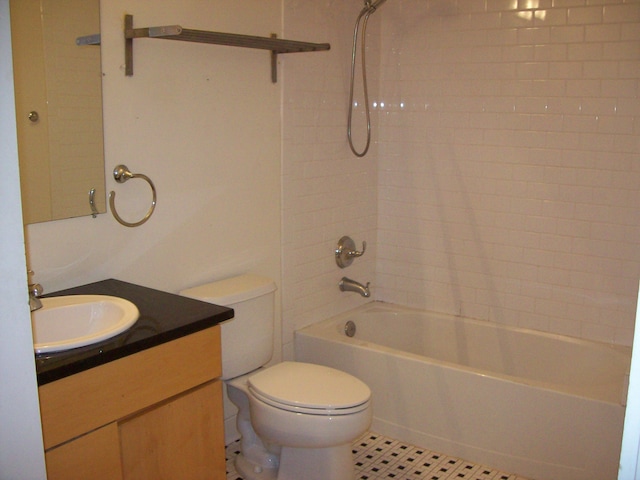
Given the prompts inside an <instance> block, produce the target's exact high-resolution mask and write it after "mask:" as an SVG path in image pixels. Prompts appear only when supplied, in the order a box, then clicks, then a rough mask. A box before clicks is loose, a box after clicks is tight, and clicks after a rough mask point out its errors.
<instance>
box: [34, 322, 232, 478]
mask: <svg viewBox="0 0 640 480" xmlns="http://www.w3.org/2000/svg"><path fill="white" fill-rule="evenodd" d="M221 373H222V370H221V360H220V327H218V326H215V327H211V328H207V329H206V330H202V331H200V332H197V333H193V334H191V335H187V336H185V337H182V338H179V339H176V340H173V341H170V342H168V343H164V344H161V345H158V346H156V347H153V348H150V349H148V350H143V351H141V352H138V353H135V354H133V355H129V356H127V357H124V358H121V359H118V360H115V361H113V362H110V363H107V364H104V365H101V366H98V367H95V368H91V369H89V370H86V371H84V372H80V373H77V374H75V375H71V376H69V377H65V378H62V379H60V380H57V381H55V382H51V383H48V384H45V385H43V386H41V387H39V389H38V390H39V394H40V408H41V416H42V431H43V436H44V444H45V459H46V463H47V476H48V479H49V480H55V479H65V480H73V479H76V478H77V479H87V478H91V479H105V480H107V479H108V480H114V479H124V480H131V479H141V480H143V479H144V480H147V479H149V480H150V479H153V480H155V479H164V478H166V479H176V478H180V479H185V480H188V479H212V480H224V479H225V475H226V474H225V458H224V454H225V452H224V433H223V415H222V383H221V380H220V379H219V377H220V375H221Z"/></svg>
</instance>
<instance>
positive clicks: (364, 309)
mask: <svg viewBox="0 0 640 480" xmlns="http://www.w3.org/2000/svg"><path fill="white" fill-rule="evenodd" d="M376 311H380V312H387V313H389V312H396V313H415V314H428V315H433V316H437V317H440V318H445V319H454V320H458V321H464V322H470V323H472V324H476V325H480V326H483V327H487V326H489V327H491V328H497V329H505V330H508V331H514V332H518V333H522V334H528V335H535V336H540V337H543V338H548V339H552V340H555V341H561V342H568V343H573V344H576V345H584V346H587V347H589V348H596V349H599V350H604V351H606V352H613V353H614V354H616V355H621V356H624V357H625V359H628V362H627V367H626V369H625V372H624V378H623V379H622V383H621V385H619V387H620V391H619V393H618V394H615V392H614V393H611V394H610V395H606V396H605V395H602V394H598V393H594V392H593V391H589V390H588V388H579V387H577V388H576V386H573V388H572V387H571V386H568V385H565V384H561V383H555V382H545V381H541V380H536V379H530V378H523V377H517V376H514V375H509V374H506V373H501V372H494V371H490V370H485V369H480V368H477V367H472V366H468V365H459V364H457V363H454V362H450V361H446V360H441V359H436V358H432V357H426V356H424V355H419V354H416V353H411V352H406V351H403V350H399V349H396V348H392V347H388V346H385V345H382V344H379V343H374V342H370V341H367V340H360V339H358V338H357V336H356V337H347V336H346V335H345V334H344V331H343V330H344V329H343V327H341V325H343V324H344V322H346V321H347V320H348V319H350V318H352V317H353V316H354V315H357V314H363V313H370V312H373V313H375V312H376ZM309 332H315V333H314V334H313V335H311V334H310V333H309ZM298 335H310V336H319V337H321V338H323V339H325V340H327V341H334V342H336V341H337V342H341V343H345V344H348V345H351V346H353V347H354V348H358V349H375V350H379V351H382V352H385V353H388V354H392V355H398V356H400V357H402V358H406V359H411V360H414V361H422V362H425V361H426V362H428V363H432V364H435V365H438V366H441V367H443V368H446V369H453V370H460V369H464V370H465V371H468V372H470V373H472V374H474V375H478V376H481V377H491V378H498V379H500V380H503V381H507V382H510V383H513V384H517V385H526V386H530V387H534V388H542V389H545V390H550V391H554V392H560V393H562V394H566V395H571V396H576V397H579V398H583V399H588V400H591V401H597V402H605V403H611V404H614V405H621V406H623V407H624V406H625V405H626V399H627V394H628V386H629V385H628V383H629V381H628V380H629V370H630V360H631V347H627V346H624V345H617V344H612V343H605V342H599V341H594V340H587V339H582V338H577V337H572V336H568V335H561V334H557V333H551V332H544V331H540V330H534V329H530V328H523V327H517V326H512V325H506V324H501V323H497V322H493V321H491V320H482V319H474V318H469V317H462V316H456V315H452V314H447V313H442V312H434V311H430V310H425V309H421V308H414V307H408V306H404V305H400V304H395V303H388V302H383V301H379V300H373V301H371V302H368V303H365V304H363V305H360V306H358V307H355V308H353V309H350V310H348V311H345V312H343V313H340V314H337V315H335V316H333V317H329V318H327V319H324V320H320V321H319V322H316V323H313V324H311V325H307V326H305V327H303V328H300V329H297V330H296V331H295V332H294V343H295V338H296V337H297V336H298ZM612 383H613V381H612Z"/></svg>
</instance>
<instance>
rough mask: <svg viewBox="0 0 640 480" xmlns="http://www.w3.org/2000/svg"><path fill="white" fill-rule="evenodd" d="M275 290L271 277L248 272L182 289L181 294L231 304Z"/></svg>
mask: <svg viewBox="0 0 640 480" xmlns="http://www.w3.org/2000/svg"><path fill="white" fill-rule="evenodd" d="M275 290H276V283H275V282H274V281H273V280H272V279H271V278H269V277H263V276H261V275H255V274H253V273H247V274H245V275H239V276H237V277H231V278H227V279H225V280H218V281H217V282H211V283H206V284H204V285H199V286H197V287H193V288H189V289H187V290H182V291H181V292H180V295H184V296H185V297H190V298H196V299H198V300H203V301H205V302H209V303H215V304H217V305H222V306H229V305H233V304H236V303H239V302H244V301H246V300H249V299H252V298H257V297H261V296H262V295H266V294H268V293H271V292H274V291H275Z"/></svg>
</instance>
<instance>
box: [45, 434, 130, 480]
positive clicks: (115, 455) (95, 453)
mask: <svg viewBox="0 0 640 480" xmlns="http://www.w3.org/2000/svg"><path fill="white" fill-rule="evenodd" d="M45 460H46V462H47V478H48V480H87V479H88V478H90V479H92V480H121V479H122V467H121V464H120V442H119V439H118V426H117V425H116V424H115V423H111V424H109V425H107V426H105V427H102V428H99V429H98V430H94V431H93V432H90V433H87V434H86V435H83V436H81V437H78V438H76V439H75V440H72V441H70V442H67V443H64V444H62V445H60V446H59V447H56V448H52V449H50V450H47V451H46V452H45Z"/></svg>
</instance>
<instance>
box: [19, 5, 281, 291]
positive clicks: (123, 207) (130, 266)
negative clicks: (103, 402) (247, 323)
mask: <svg viewBox="0 0 640 480" xmlns="http://www.w3.org/2000/svg"><path fill="white" fill-rule="evenodd" d="M101 3H102V5H101V8H102V12H101V22H102V29H101V30H102V31H101V34H102V47H101V48H102V55H103V58H102V63H103V74H104V77H103V80H104V85H103V89H104V130H105V157H106V171H107V191H109V190H114V191H116V193H117V196H116V208H117V209H118V212H119V214H120V215H121V216H122V217H123V218H125V219H126V220H129V221H134V220H137V219H139V218H142V217H143V216H144V214H145V213H146V212H147V210H148V209H149V206H150V202H151V193H150V189H149V187H148V185H147V184H146V182H144V181H143V180H140V179H134V180H131V181H129V182H127V183H126V184H117V183H116V182H115V180H114V179H113V176H112V174H111V172H112V171H113V168H114V167H115V166H116V165H118V164H120V163H124V164H125V165H127V166H128V167H129V168H130V169H131V171H132V172H134V173H144V174H146V175H148V176H149V177H150V178H151V179H152V180H153V182H154V183H155V186H156V189H157V193H158V202H157V207H156V209H155V213H154V214H153V216H152V217H151V219H150V220H149V221H148V222H147V223H146V224H144V225H142V226H141V227H138V228H126V227H123V226H121V225H120V224H118V223H117V222H116V221H115V219H114V218H113V216H112V215H111V213H107V214H105V215H100V216H98V218H96V219H92V218H91V217H83V218H76V219H71V220H62V221H58V222H49V223H42V224H35V225H30V226H29V227H28V228H27V239H28V248H27V254H28V263H29V267H30V268H31V269H32V270H34V271H35V273H36V274H35V277H34V278H35V280H37V281H38V282H39V283H41V284H42V285H43V286H44V288H45V290H46V291H47V292H52V291H54V290H58V289H61V288H66V287H70V286H73V285H78V284H83V283H87V282H91V281H96V280H101V279H104V278H110V277H113V278H119V279H121V280H125V281H130V282H135V283H139V284H141V285H145V286H149V287H153V288H158V289H162V290H166V291H170V292H176V291H179V290H180V289H183V288H186V287H190V286H193V285H196V284H198V283H202V282H205V281H210V280H214V279H220V278H224V277H227V276H231V275H235V274H239V273H244V272H247V271H253V272H256V273H260V274H263V275H267V276H270V277H272V278H274V279H275V280H276V282H277V283H278V284H279V283H280V257H279V252H280V112H279V105H280V97H281V83H279V84H272V83H271V71H270V56H269V52H267V51H263V50H251V49H240V48H232V47H223V46H215V45H201V44H194V43H187V42H174V41H167V40H158V39H140V40H136V41H134V46H133V49H134V75H133V77H125V75H124V39H123V35H122V31H123V16H124V14H125V13H129V14H132V15H133V16H134V27H148V26H158V25H173V24H179V25H182V26H183V27H185V28H193V29H202V30H213V31H222V32H231V33H244V34H252V35H262V36H269V35H270V34H271V33H272V32H274V33H278V34H280V30H281V16H280V12H281V10H280V4H279V2H278V1H277V0H268V1H264V0H250V1H244V2H242V3H240V4H239V3H238V2H234V1H232V0H216V1H208V2H201V1H197V0H188V1H181V2H174V1H169V0H162V1H154V2H149V1H145V0H127V1H108V2H101ZM88 48H90V47H88Z"/></svg>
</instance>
